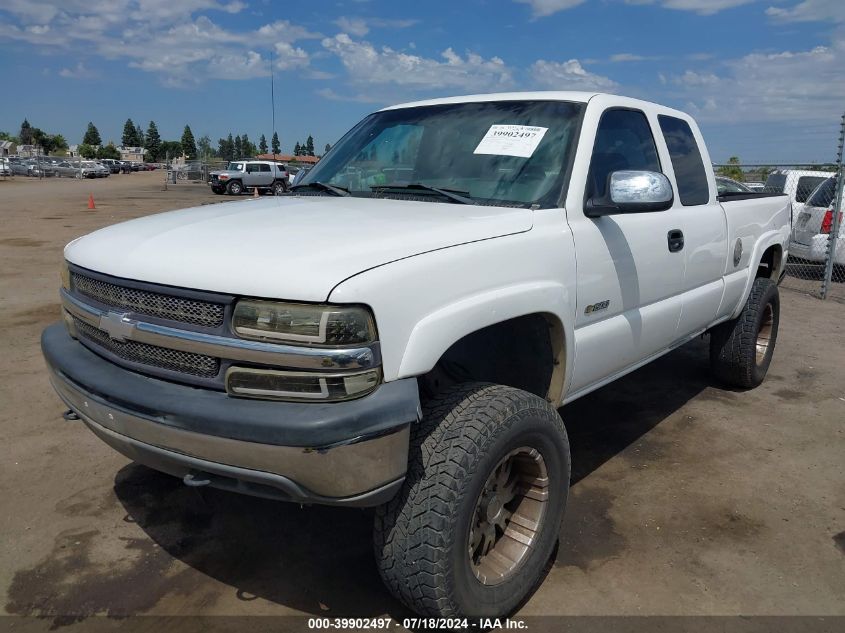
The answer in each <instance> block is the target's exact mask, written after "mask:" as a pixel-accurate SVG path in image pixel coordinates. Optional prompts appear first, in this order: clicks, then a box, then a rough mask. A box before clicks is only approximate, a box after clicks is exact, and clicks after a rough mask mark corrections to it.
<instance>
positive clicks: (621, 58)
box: [610, 53, 658, 63]
mask: <svg viewBox="0 0 845 633" xmlns="http://www.w3.org/2000/svg"><path fill="white" fill-rule="evenodd" d="M655 59H658V58H657V57H655V56H650V55H636V54H634V53H616V54H615V55H611V56H610V61H611V62H614V63H619V62H645V61H653V60H655Z"/></svg>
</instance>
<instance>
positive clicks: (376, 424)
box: [41, 324, 420, 506]
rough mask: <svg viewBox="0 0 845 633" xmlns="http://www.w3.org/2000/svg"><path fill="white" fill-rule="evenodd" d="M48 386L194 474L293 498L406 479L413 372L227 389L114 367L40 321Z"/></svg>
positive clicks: (120, 443)
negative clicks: (237, 394) (371, 381)
mask: <svg viewBox="0 0 845 633" xmlns="http://www.w3.org/2000/svg"><path fill="white" fill-rule="evenodd" d="M41 347H42V350H43V352H44V357H45V359H46V361H47V366H48V368H49V370H50V380H51V382H52V383H53V387H54V388H55V389H56V391H57V393H58V394H59V396H60V397H61V399H62V400H63V401H64V402H65V404H67V406H68V407H69V408H70V409H71V410H72V411H74V412H75V413H76V414H77V415H78V416H79V417H80V418H81V419H82V421H83V422H84V423H85V424H86V425H87V426H88V427H89V428H90V429H91V430H92V431H93V432H94V433H95V434H96V435H97V436H98V437H100V439H102V440H103V441H104V442H106V443H107V444H109V445H110V446H111V447H112V448H114V449H116V450H117V451H119V452H121V453H122V454H124V455H126V456H127V457H129V458H130V459H133V460H135V461H137V462H139V463H142V464H145V465H147V466H150V467H151V468H154V469H156V470H160V471H162V472H166V473H169V474H171V475H175V476H178V477H182V478H183V479H184V481H185V483H188V484H191V485H210V486H213V487H217V488H223V489H228V490H235V491H238V492H243V493H247V494H252V495H257V496H264V497H271V498H278V499H283V500H287V501H295V502H299V503H319V504H329V505H350V506H373V505H379V504H381V503H383V502H385V501H387V500H388V499H390V498H391V497H392V496H393V495H394V494H395V493H396V491H397V490H398V488H399V487H400V486H401V484H402V481H403V480H404V476H405V471H406V468H407V461H408V439H409V435H410V425H411V424H412V423H414V422H416V421H418V420H419V418H420V405H419V394H418V392H417V385H416V381H415V380H399V381H395V382H391V383H386V384H384V385H382V386H381V387H379V388H378V389H376V391H374V392H373V393H372V394H370V395H368V396H365V397H364V398H360V399H358V400H351V401H348V402H339V403H330V404H329V403H325V404H319V403H293V402H271V401H261V400H245V399H238V398H232V397H229V396H227V395H226V394H225V393H221V392H217V391H213V390H210V389H198V388H195V387H190V386H186V385H179V384H175V383H171V382H168V381H164V380H159V379H155V378H150V377H148V376H143V375H141V374H138V373H135V372H132V371H129V370H126V369H122V368H120V367H117V366H116V365H114V364H113V363H110V362H109V361H107V360H105V359H103V358H101V357H100V356H98V355H97V354H95V353H94V352H92V351H90V350H88V349H87V348H85V347H84V346H83V345H82V344H80V343H79V342H78V341H75V340H74V339H72V338H71V337H70V336H69V335H68V333H67V331H66V329H65V327H64V325H63V324H55V325H52V326H50V327H48V328H47V329H46V330H45V331H44V333H43V335H42V337H41Z"/></svg>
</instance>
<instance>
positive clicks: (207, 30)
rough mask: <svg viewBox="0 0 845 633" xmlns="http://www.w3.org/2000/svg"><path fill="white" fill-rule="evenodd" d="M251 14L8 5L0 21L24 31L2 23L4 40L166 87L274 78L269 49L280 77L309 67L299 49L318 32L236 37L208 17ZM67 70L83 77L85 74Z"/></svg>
mask: <svg viewBox="0 0 845 633" xmlns="http://www.w3.org/2000/svg"><path fill="white" fill-rule="evenodd" d="M32 5H37V6H36V7H33V6H32ZM245 7H246V4H245V3H244V2H241V1H240V0H84V1H83V0H63V1H62V2H33V1H32V0H28V1H27V0H5V3H4V4H3V5H2V6H1V7H0V15H2V14H3V13H4V12H5V13H6V14H10V15H11V16H13V17H14V18H17V21H18V24H14V23H13V20H6V19H3V18H0V41H2V40H3V39H7V40H15V41H23V42H28V43H30V44H34V45H37V46H40V47H42V50H43V51H46V50H49V49H51V48H52V49H54V50H61V51H62V53H63V54H64V55H72V54H73V53H76V52H82V51H84V52H85V53H86V54H90V52H91V51H95V52H96V53H99V54H100V55H101V56H103V57H105V58H108V59H123V60H126V61H127V63H128V64H129V66H130V67H133V68H138V69H141V70H144V71H147V72H152V73H156V74H158V75H160V76H161V78H162V81H163V82H164V83H165V84H166V85H187V84H194V83H199V82H201V81H204V80H205V79H208V78H215V79H250V78H253V77H260V76H266V75H269V73H270V62H269V54H268V53H267V50H268V49H269V50H272V51H274V55H273V58H274V66H275V68H276V69H278V70H290V69H294V68H305V67H307V66H308V65H309V63H310V59H309V55H308V53H307V52H306V51H305V50H304V49H303V48H301V47H299V46H296V45H295V44H296V42H298V41H299V40H303V39H319V38H320V37H322V36H321V35H320V34H318V33H311V32H309V31H308V30H307V29H305V28H304V27H301V26H298V25H295V24H292V23H290V22H289V21H287V20H277V21H275V22H272V23H268V24H264V25H262V26H261V27H259V28H257V29H255V30H235V29H231V28H224V27H222V26H219V25H218V24H217V23H215V22H214V21H213V20H212V19H211V18H210V17H208V16H207V15H205V14H204V13H203V12H206V11H216V12H219V13H223V14H235V13H238V12H240V11H242V10H243V9H244V8H245ZM4 17H5V16H4ZM261 50H264V51H265V52H264V53H262V52H259V51H261ZM63 71H64V74H63V76H70V74H75V75H76V76H80V73H79V68H78V67H77V68H74V67H66V68H64V69H63ZM90 72H91V71H90V70H89V71H88V73H89V76H90ZM61 73H62V71H60V74H61Z"/></svg>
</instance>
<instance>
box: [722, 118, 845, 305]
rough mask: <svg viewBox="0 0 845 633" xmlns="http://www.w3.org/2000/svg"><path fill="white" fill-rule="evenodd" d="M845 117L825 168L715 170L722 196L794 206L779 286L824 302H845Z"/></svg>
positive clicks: (725, 167)
mask: <svg viewBox="0 0 845 633" xmlns="http://www.w3.org/2000/svg"><path fill="white" fill-rule="evenodd" d="M843 143H845V116H843V117H842V126H841V131H840V135H839V146H838V153H837V157H836V161H835V162H833V163H829V164H824V165H807V164H791V165H790V164H777V165H746V164H738V163H729V164H722V165H713V169H714V170H715V172H716V177H717V185H718V187H719V190H720V192H721V191H739V190H742V189H739V188H738V187H747V188H748V189H750V190H752V191H761V192H770V193H784V194H786V195H788V196H789V198H790V200H791V201H792V231H791V236H790V243H789V259H788V260H787V263H786V277H784V279H783V282H782V283H781V286H782V287H784V288H791V289H793V290H798V291H800V292H806V293H809V294H812V295H814V296H817V297H820V298H822V299H827V298H835V299H839V300H845V222H843V218H842V212H843V206H842V205H843V186H845V179H844V178H843V177H842V171H843V170H842V155H843V154H842V151H843Z"/></svg>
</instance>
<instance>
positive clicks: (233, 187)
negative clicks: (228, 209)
mask: <svg viewBox="0 0 845 633" xmlns="http://www.w3.org/2000/svg"><path fill="white" fill-rule="evenodd" d="M226 190H227V191H228V192H229V193H230V194H231V195H233V196H239V195H241V193H243V190H244V186H243V185H242V184H241V183H240V181H238V180H232V181H231V182H230V183H229V184H228V185H227V186H226Z"/></svg>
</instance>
